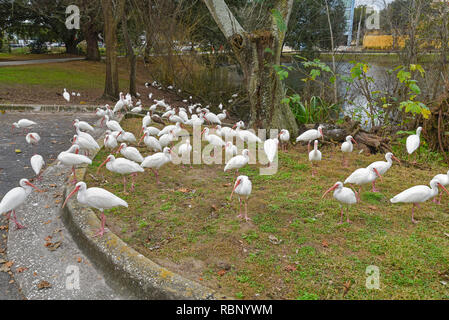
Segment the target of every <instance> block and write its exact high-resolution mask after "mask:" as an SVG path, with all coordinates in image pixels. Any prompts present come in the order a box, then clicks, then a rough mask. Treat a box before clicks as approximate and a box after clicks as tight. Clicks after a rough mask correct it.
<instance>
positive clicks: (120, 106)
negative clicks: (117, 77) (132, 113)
mask: <svg viewBox="0 0 449 320" xmlns="http://www.w3.org/2000/svg"><path fill="white" fill-rule="evenodd" d="M125 104H126V101H125V97H124V95H123V92H120V100H119V101H117V103H116V104H115V107H114V109H113V111H112V112H113V113H114V114H115V113H117V112H120V111H121V110H122V109H123V108H125ZM111 130H113V129H111ZM113 131H116V130H113Z"/></svg>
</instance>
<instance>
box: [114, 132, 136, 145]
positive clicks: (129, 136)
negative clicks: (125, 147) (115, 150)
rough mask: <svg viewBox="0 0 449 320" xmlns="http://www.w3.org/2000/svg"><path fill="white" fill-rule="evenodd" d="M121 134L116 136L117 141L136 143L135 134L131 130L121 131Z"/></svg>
mask: <svg viewBox="0 0 449 320" xmlns="http://www.w3.org/2000/svg"><path fill="white" fill-rule="evenodd" d="M121 133H122V134H121V135H120V136H119V137H117V141H118V142H126V143H128V144H131V143H136V142H137V139H136V136H135V135H134V134H133V133H132V132H126V131H123V130H122V131H121Z"/></svg>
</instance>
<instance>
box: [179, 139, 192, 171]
mask: <svg viewBox="0 0 449 320" xmlns="http://www.w3.org/2000/svg"><path fill="white" fill-rule="evenodd" d="M192 149H193V148H192V146H191V144H190V139H189V138H187V139H186V142H185V143H183V144H182V145H181V146H179V149H178V155H179V156H181V157H182V159H183V160H184V159H188V161H189V163H190V154H191V153H192ZM183 167H184V165H183ZM190 169H192V166H191V165H190Z"/></svg>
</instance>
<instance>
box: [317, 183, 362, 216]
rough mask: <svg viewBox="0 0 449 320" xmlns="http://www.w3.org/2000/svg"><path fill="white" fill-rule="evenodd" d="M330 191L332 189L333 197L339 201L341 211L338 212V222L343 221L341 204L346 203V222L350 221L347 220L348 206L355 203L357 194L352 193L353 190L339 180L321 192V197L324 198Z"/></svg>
mask: <svg viewBox="0 0 449 320" xmlns="http://www.w3.org/2000/svg"><path fill="white" fill-rule="evenodd" d="M331 191H334V198H335V199H336V200H337V201H338V202H340V207H341V213H340V222H339V224H342V223H343V206H342V204H346V205H347V206H348V207H347V215H346V222H348V223H351V220H349V206H350V205H352V204H355V203H357V196H356V194H355V193H354V191H353V190H351V189H349V188H346V187H344V186H343V183H341V182H340V181H339V182H337V183H336V184H334V186H333V187H332V188H330V189H329V190H327V191H326V192H325V193H324V194H323V197H322V198H321V199H324V197H325V196H326V194H328V193H329V192H331Z"/></svg>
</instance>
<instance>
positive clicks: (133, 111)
mask: <svg viewBox="0 0 449 320" xmlns="http://www.w3.org/2000/svg"><path fill="white" fill-rule="evenodd" d="M142 110H143V109H142V106H141V105H139V106H137V107H135V108H132V109H131V112H132V113H141V112H142Z"/></svg>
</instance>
